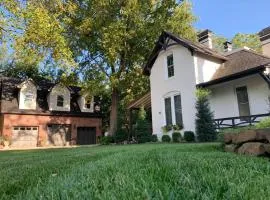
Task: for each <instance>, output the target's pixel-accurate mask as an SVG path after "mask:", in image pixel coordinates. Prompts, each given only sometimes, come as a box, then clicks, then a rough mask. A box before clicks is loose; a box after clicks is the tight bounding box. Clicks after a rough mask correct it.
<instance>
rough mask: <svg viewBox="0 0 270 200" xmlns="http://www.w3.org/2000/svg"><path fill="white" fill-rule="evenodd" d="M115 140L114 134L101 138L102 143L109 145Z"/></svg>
mask: <svg viewBox="0 0 270 200" xmlns="http://www.w3.org/2000/svg"><path fill="white" fill-rule="evenodd" d="M113 142H114V139H113V137H112V136H104V137H101V138H100V144H102V145H109V144H111V143H113Z"/></svg>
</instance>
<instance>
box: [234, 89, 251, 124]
mask: <svg viewBox="0 0 270 200" xmlns="http://www.w3.org/2000/svg"><path fill="white" fill-rule="evenodd" d="M236 95H237V101H238V109H239V115H240V116H249V115H250V108H249V101H248V92H247V87H246V86H243V87H238V88H236ZM241 121H245V118H242V119H241Z"/></svg>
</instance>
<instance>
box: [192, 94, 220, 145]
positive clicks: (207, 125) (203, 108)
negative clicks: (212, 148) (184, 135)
mask: <svg viewBox="0 0 270 200" xmlns="http://www.w3.org/2000/svg"><path fill="white" fill-rule="evenodd" d="M209 94H210V92H209V91H208V90H205V89H198V90H197V91H196V96H197V101H196V110H197V113H196V134H197V136H198V140H199V141H200V142H210V141H215V140H216V135H217V133H216V128H215V125H214V115H213V113H212V112H211V110H210V105H209V101H208V96H209Z"/></svg>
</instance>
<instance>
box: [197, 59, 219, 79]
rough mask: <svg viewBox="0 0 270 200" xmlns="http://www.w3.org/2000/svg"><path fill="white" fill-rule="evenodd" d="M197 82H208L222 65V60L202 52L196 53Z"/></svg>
mask: <svg viewBox="0 0 270 200" xmlns="http://www.w3.org/2000/svg"><path fill="white" fill-rule="evenodd" d="M194 64H195V74H196V84H199V83H203V82H208V81H210V80H211V79H212V77H213V75H214V73H215V72H216V70H217V69H218V68H219V67H220V66H221V61H220V60H218V59H214V58H209V57H206V56H203V55H200V54H195V55H194Z"/></svg>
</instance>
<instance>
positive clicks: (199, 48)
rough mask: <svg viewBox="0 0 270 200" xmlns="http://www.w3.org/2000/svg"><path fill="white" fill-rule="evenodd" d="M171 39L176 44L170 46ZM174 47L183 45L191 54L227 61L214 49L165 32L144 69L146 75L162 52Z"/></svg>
mask: <svg viewBox="0 0 270 200" xmlns="http://www.w3.org/2000/svg"><path fill="white" fill-rule="evenodd" d="M170 39H171V40H173V41H174V42H175V43H174V44H168V42H169V40H170ZM173 45H182V46H184V47H186V48H187V49H189V50H190V52H191V54H193V53H194V52H199V53H202V54H205V55H208V56H210V57H214V58H217V59H220V60H224V61H226V60H227V58H226V57H225V56H224V55H222V54H220V53H219V52H217V51H215V50H213V49H210V48H208V47H206V46H205V45H202V44H200V43H198V42H192V41H190V40H187V39H184V38H181V37H178V36H176V35H174V34H172V33H170V32H167V31H163V32H162V34H161V35H160V37H159V39H158V41H157V42H156V45H155V47H154V49H153V51H152V53H151V55H150V58H149V59H148V61H147V63H146V65H145V67H144V74H145V75H150V70H151V68H152V66H153V64H154V63H155V60H156V59H157V57H158V54H159V53H160V51H162V50H165V49H166V48H168V47H169V46H173Z"/></svg>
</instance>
